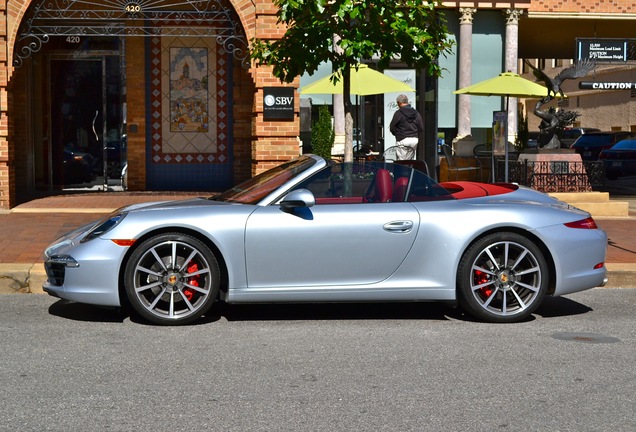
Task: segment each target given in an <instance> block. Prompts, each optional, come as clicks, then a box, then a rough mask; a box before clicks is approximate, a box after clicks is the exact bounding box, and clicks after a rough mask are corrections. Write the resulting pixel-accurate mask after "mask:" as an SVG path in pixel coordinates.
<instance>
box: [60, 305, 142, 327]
mask: <svg viewBox="0 0 636 432" xmlns="http://www.w3.org/2000/svg"><path fill="white" fill-rule="evenodd" d="M49 313H50V314H51V315H54V316H57V317H60V318H64V319H68V320H72V321H84V322H103V323H123V322H124V320H125V319H126V318H128V317H129V314H128V313H126V311H124V310H123V309H120V308H108V307H100V306H95V305H88V304H84V303H75V302H72V301H69V300H58V301H56V302H55V303H53V304H52V305H51V306H50V307H49Z"/></svg>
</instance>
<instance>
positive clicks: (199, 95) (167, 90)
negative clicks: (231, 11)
mask: <svg viewBox="0 0 636 432" xmlns="http://www.w3.org/2000/svg"><path fill="white" fill-rule="evenodd" d="M151 44H152V49H151V57H152V60H151V62H152V64H153V65H154V66H153V70H152V74H153V77H155V78H154V79H153V80H152V81H151V83H150V86H151V89H150V107H149V109H151V110H152V112H151V116H150V118H151V121H152V124H151V128H152V130H153V134H152V138H151V139H152V143H151V146H150V148H151V149H152V155H151V160H152V161H153V162H154V163H158V164H181V165H184V164H201V163H223V161H227V154H226V150H227V148H228V145H227V144H228V143H227V134H226V133H225V129H226V127H227V126H226V123H224V122H217V119H221V118H226V117H227V115H228V113H227V109H228V103H227V98H226V97H225V95H227V94H228V91H227V90H228V89H227V81H226V80H221V79H217V77H218V76H219V75H225V74H226V72H225V70H224V66H223V65H224V64H225V61H224V59H223V58H222V57H223V53H222V52H219V49H218V47H217V45H216V43H215V41H214V39H212V38H173V37H163V38H153V39H152V41H151ZM219 57H220V59H219ZM219 72H222V73H221V74H219Z"/></svg>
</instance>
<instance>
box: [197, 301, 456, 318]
mask: <svg viewBox="0 0 636 432" xmlns="http://www.w3.org/2000/svg"><path fill="white" fill-rule="evenodd" d="M209 314H215V315H216V316H218V317H219V318H221V317H223V318H225V319H226V320H228V321H305V320H310V321H321V320H386V319H393V320H437V321H439V320H442V321H447V320H458V319H460V320H463V319H464V315H463V314H462V312H461V311H460V310H459V309H457V308H454V307H452V306H451V305H449V304H445V303H424V302H422V303H418V302H408V303H303V304H241V305H237V304H227V303H223V302H220V303H217V304H216V305H215V306H214V308H212V310H211V311H210V313H209Z"/></svg>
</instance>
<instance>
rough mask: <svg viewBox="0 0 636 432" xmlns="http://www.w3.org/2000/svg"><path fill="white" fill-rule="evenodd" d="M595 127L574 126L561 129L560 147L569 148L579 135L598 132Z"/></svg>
mask: <svg viewBox="0 0 636 432" xmlns="http://www.w3.org/2000/svg"><path fill="white" fill-rule="evenodd" d="M600 131H601V130H600V129H597V128H586V127H575V128H566V129H563V132H562V133H561V147H563V148H570V146H571V145H572V144H574V141H576V140H577V139H578V138H579V137H580V136H581V135H585V134H587V133H590V132H600Z"/></svg>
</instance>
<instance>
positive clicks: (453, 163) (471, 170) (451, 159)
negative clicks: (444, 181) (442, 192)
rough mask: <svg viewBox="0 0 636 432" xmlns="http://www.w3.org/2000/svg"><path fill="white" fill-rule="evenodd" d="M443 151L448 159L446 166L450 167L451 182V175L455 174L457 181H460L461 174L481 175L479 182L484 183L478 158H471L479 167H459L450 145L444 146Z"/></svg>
mask: <svg viewBox="0 0 636 432" xmlns="http://www.w3.org/2000/svg"><path fill="white" fill-rule="evenodd" d="M442 151H443V152H444V156H445V157H446V165H447V166H448V177H449V180H450V176H451V173H452V172H454V173H455V180H458V179H459V173H475V174H477V173H479V181H482V178H481V162H480V161H479V159H477V158H471V160H474V161H475V162H476V163H477V166H466V167H465V166H461V167H460V166H458V164H457V160H456V159H455V155H454V154H453V149H452V148H451V146H449V145H448V144H444V145H442Z"/></svg>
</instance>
